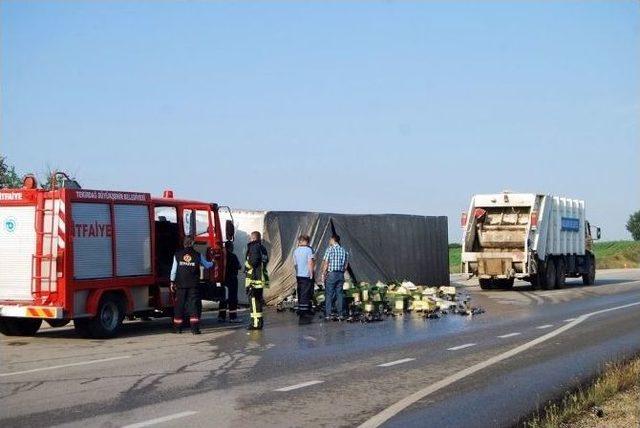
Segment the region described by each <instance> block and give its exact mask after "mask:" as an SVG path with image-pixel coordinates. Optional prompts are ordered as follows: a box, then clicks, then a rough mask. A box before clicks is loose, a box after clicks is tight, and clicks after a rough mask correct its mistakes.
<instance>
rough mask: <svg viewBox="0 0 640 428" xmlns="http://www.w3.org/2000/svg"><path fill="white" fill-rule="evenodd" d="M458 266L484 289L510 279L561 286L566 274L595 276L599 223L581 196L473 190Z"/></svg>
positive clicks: (585, 278)
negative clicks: (591, 218)
mask: <svg viewBox="0 0 640 428" xmlns="http://www.w3.org/2000/svg"><path fill="white" fill-rule="evenodd" d="M461 225H462V228H463V237H462V255H461V258H462V271H463V273H465V274H468V276H469V277H472V276H477V277H478V280H479V282H480V287H481V288H482V289H483V290H487V289H493V288H503V289H504V288H511V287H513V283H514V280H515V279H516V278H517V279H522V280H525V281H529V282H531V284H532V285H533V287H534V288H544V289H547V290H549V289H553V288H560V287H562V286H563V285H564V283H565V278H567V277H569V278H578V277H582V281H583V283H584V284H585V285H591V284H594V282H595V276H596V260H595V257H594V254H593V251H592V245H593V241H594V240H595V239H600V228H598V227H592V226H591V225H590V224H589V222H588V221H587V220H586V218H585V204H584V201H582V200H577V199H569V198H564V197H558V196H551V195H541V194H535V193H512V192H506V191H505V192H502V193H494V194H485V195H475V196H473V197H472V198H471V204H470V205H469V211H467V212H465V213H463V214H462V220H461Z"/></svg>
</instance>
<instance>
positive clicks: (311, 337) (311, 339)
mask: <svg viewBox="0 0 640 428" xmlns="http://www.w3.org/2000/svg"><path fill="white" fill-rule="evenodd" d="M302 338H303V339H305V340H310V341H312V342H315V341H316V340H318V339H316V338H315V337H313V336H302Z"/></svg>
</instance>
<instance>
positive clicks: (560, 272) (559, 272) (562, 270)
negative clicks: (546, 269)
mask: <svg viewBox="0 0 640 428" xmlns="http://www.w3.org/2000/svg"><path fill="white" fill-rule="evenodd" d="M566 279H567V271H566V267H565V264H564V260H563V259H558V261H557V263H556V288H562V287H564V283H565V281H566Z"/></svg>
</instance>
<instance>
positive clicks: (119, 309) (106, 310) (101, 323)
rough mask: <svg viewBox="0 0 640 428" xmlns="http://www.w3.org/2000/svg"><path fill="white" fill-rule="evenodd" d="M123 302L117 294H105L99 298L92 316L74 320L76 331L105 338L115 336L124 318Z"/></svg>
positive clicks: (82, 334) (85, 335)
mask: <svg viewBox="0 0 640 428" xmlns="http://www.w3.org/2000/svg"><path fill="white" fill-rule="evenodd" d="M124 312H125V311H124V303H123V301H122V298H121V297H120V296H119V295H117V294H106V295H104V296H103V297H102V299H100V304H99V305H98V311H97V313H96V316H95V317H93V318H82V319H78V320H75V321H74V325H75V328H76V331H77V332H78V333H79V334H80V335H81V336H83V337H90V338H95V339H107V338H110V337H115V336H116V335H117V334H118V331H119V330H120V327H122V321H123V320H124V316H125V313H124Z"/></svg>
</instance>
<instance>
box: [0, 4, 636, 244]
mask: <svg viewBox="0 0 640 428" xmlns="http://www.w3.org/2000/svg"><path fill="white" fill-rule="evenodd" d="M639 12H640V4H639V3H638V2H631V1H629V2H602V3H598V2H583V3H581V2H566V3H548V2H537V3H536V2H531V3H524V2H512V3H508V2H497V3H480V2H472V3H458V2H447V3H434V2H423V3H417V2H416V3H413V2H411V3H402V2H380V3H362V2H356V3H351V4H349V3H339V2H330V3H326V4H322V3H315V4H314V3H303V4H302V3H295V2H288V3H276V4H268V3H255V4H251V3H239V2H233V3H218V2H175V3H174V2H148V1H147V2H140V3H129V2H120V1H118V2H104V3H100V2H87V3H80V2H64V3H62V2H61V3H46V2H12V1H3V2H2V4H1V5H0V13H1V30H0V31H1V37H2V41H1V48H2V51H1V60H2V64H1V72H2V76H1V84H2V95H1V101H2V105H1V120H2V122H1V138H2V140H1V142H0V152H1V153H2V154H4V155H7V156H8V157H9V160H10V161H11V162H13V163H15V164H16V166H17V167H18V169H19V170H21V171H23V172H24V171H36V172H40V171H43V170H44V168H45V165H47V164H49V165H51V166H55V167H58V168H62V169H67V170H70V171H72V172H74V173H75V174H76V175H77V176H78V178H79V180H80V181H81V183H82V184H83V185H84V187H87V188H109V189H122V190H140V191H148V192H151V193H153V194H160V193H161V191H162V190H163V189H165V188H172V189H173V190H174V191H175V193H176V195H177V196H181V197H192V198H199V199H206V200H210V201H216V202H219V203H222V204H229V205H231V206H234V207H238V208H249V209H273V210H312V211H316V210H317V211H333V212H346V213H383V212H393V213H408V214H424V215H447V216H449V225H450V227H449V230H450V240H451V241H456V240H458V239H459V237H460V230H459V226H458V225H459V216H460V212H461V211H462V210H463V209H465V208H466V207H467V205H468V201H469V198H470V196H471V195H472V194H474V193H493V192H497V191H501V190H503V189H512V190H517V191H526V192H543V193H552V194H561V195H566V196H569V197H576V198H583V199H585V200H586V201H587V209H588V217H590V218H591V220H592V222H594V223H597V224H599V225H601V226H602V227H603V234H604V238H605V239H619V238H629V237H630V236H629V235H628V234H627V232H626V231H625V229H624V223H625V222H626V219H627V217H628V215H629V214H630V213H631V212H632V211H634V210H637V209H640V186H639V184H640V173H639V172H638V169H639V168H638V167H639V165H640V144H639V142H640V13H639Z"/></svg>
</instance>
